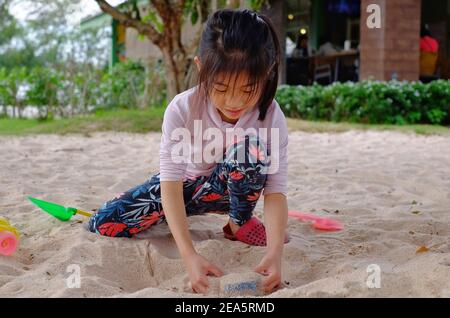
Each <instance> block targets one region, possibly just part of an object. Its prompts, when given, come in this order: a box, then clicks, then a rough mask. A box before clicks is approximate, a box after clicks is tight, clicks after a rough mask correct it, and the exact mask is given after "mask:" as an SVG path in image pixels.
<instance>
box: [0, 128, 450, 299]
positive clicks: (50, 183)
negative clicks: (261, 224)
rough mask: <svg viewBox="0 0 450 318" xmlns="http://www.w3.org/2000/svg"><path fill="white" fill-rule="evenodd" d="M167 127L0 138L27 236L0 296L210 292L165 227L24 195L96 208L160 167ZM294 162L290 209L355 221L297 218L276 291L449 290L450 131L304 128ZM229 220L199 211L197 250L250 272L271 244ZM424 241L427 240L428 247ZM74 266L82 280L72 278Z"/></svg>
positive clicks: (7, 204) (194, 225)
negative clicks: (189, 270) (243, 233)
mask: <svg viewBox="0 0 450 318" xmlns="http://www.w3.org/2000/svg"><path fill="white" fill-rule="evenodd" d="M159 138H160V134H158V133H151V134H145V135H138V134H126V133H110V132H107V133H94V134H91V135H87V136H83V135H68V136H57V135H39V136H26V137H1V138H0V149H1V151H0V180H1V187H0V216H3V217H6V218H7V219H9V220H10V221H11V223H13V224H14V225H15V226H16V227H17V228H18V229H19V231H20V232H21V233H22V237H21V241H20V248H19V249H18V250H17V252H16V253H15V254H14V255H13V256H10V257H6V256H1V255H0V296H1V297H27V296H31V297H201V296H200V295H197V294H193V293H192V292H191V290H190V288H189V285H188V279H187V275H186V273H185V270H184V267H183V265H182V262H181V260H180V257H179V254H178V251H177V248H176V245H175V242H174V240H173V238H172V236H171V234H170V231H169V229H168V227H167V225H166V224H161V225H158V226H156V227H153V228H151V229H149V230H148V231H145V232H144V233H142V234H140V235H138V237H136V238H133V239H125V238H107V237H101V236H98V235H95V234H93V233H90V232H87V231H86V230H85V228H84V226H85V223H86V219H85V218H83V217H78V216H77V217H75V218H74V219H73V220H72V221H70V222H67V223H63V222H60V221H58V220H56V219H53V218H52V217H50V216H48V215H46V214H44V213H43V212H41V211H40V210H39V209H38V208H37V207H35V206H33V205H32V204H31V203H30V202H29V201H28V200H27V199H26V196H28V195H31V196H34V197H38V198H41V199H44V200H50V201H54V202H58V203H61V204H65V205H68V206H75V207H79V208H84V209H86V210H93V209H97V208H98V207H99V206H100V205H101V204H102V203H103V202H104V201H106V200H108V199H111V198H112V197H114V196H115V195H116V194H117V193H119V192H122V191H124V190H127V189H129V188H131V187H132V186H134V185H136V184H138V183H141V182H143V181H144V180H145V179H146V178H148V177H149V176H150V175H151V174H153V173H155V172H156V171H157V170H158V155H157V154H158V147H159ZM289 163H290V166H289V178H290V179H289V197H288V203H289V208H290V209H292V210H301V211H303V212H310V213H315V214H317V215H321V216H329V217H332V218H335V219H336V220H339V221H340V222H342V223H343V224H344V225H345V229H344V230H343V231H341V232H335V233H324V232H319V231H316V230H314V229H312V227H311V226H310V225H309V224H306V223H301V222H299V221H297V220H295V219H290V220H289V225H288V230H289V233H290V235H291V241H290V243H288V244H287V245H286V246H285V253H284V261H283V286H281V288H280V289H279V290H278V291H276V292H274V293H272V294H271V295H269V296H268V297H366V296H374V297H412V296H421V297H450V239H449V238H450V137H448V136H447V137H444V136H417V135H414V134H404V133H398V132H374V131H368V132H361V131H350V132H346V133H340V134H329V133H324V134H310V133H303V132H293V133H291V134H290V147H289ZM261 212H262V200H260V202H258V205H257V207H256V215H257V216H260V217H261V216H262V213H261ZM226 221H227V217H226V216H221V215H206V216H195V217H191V218H190V219H189V222H190V231H191V233H192V237H193V239H194V243H195V246H196V249H197V250H198V251H199V252H200V253H201V254H202V255H204V256H205V257H207V258H209V259H211V260H214V261H215V262H216V264H217V265H219V266H220V267H221V268H222V269H223V270H224V271H225V273H226V274H227V275H232V276H231V277H235V278H233V279H235V280H236V283H239V280H240V278H239V277H240V276H239V273H248V272H249V271H251V270H252V268H254V267H255V266H256V265H257V264H258V262H259V260H260V259H261V257H262V256H263V255H264V251H265V249H264V248H263V247H250V246H247V245H244V244H243V243H240V242H232V241H229V240H226V239H225V238H223V236H222V230H221V228H222V226H223V225H224V224H225V222H226ZM421 246H425V247H427V248H428V249H429V250H428V251H426V252H423V253H418V254H417V253H416V251H417V250H418V249H419V248H420V247H421ZM371 264H372V265H371ZM370 265H371V266H370ZM71 266H72V267H71ZM377 269H379V272H380V276H379V278H380V279H379V280H378V278H377V277H375V276H373V275H375V274H376V273H377ZM77 270H79V273H80V278H81V280H80V281H79V282H80V286H79V287H80V288H69V287H77V284H76V282H77V281H76V279H75V280H74V279H73V277H75V276H72V275H74V274H76V273H77ZM233 275H234V276H233ZM228 277H230V276H228ZM236 277H237V278H236ZM374 277H375V278H374ZM242 280H245V277H243V278H242ZM211 281H212V284H213V285H214V284H215V285H214V286H218V285H217V284H218V283H219V281H218V279H211ZM74 282H75V283H74ZM368 283H369V284H368ZM377 283H379V285H378V284H377ZM376 287H380V288H376ZM214 296H220V288H219V289H217V288H216V289H214V288H212V291H211V293H210V295H209V297H214Z"/></svg>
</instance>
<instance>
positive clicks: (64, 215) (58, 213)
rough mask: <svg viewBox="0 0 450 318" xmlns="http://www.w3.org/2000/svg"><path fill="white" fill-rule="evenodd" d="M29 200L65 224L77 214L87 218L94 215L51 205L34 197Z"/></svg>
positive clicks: (54, 204)
mask: <svg viewBox="0 0 450 318" xmlns="http://www.w3.org/2000/svg"><path fill="white" fill-rule="evenodd" d="M28 199H29V200H30V201H31V202H33V203H34V204H35V205H37V206H38V207H40V208H41V209H42V210H44V211H45V212H47V213H48V214H50V215H52V216H54V217H55V218H57V219H58V220H61V221H64V222H65V221H69V220H70V219H71V218H72V216H74V215H75V214H81V215H84V216H87V217H91V216H92V213H89V212H86V211H83V210H80V209H77V208H71V207H65V206H62V205H59V204H56V203H51V202H47V201H43V200H39V199H36V198H32V197H28Z"/></svg>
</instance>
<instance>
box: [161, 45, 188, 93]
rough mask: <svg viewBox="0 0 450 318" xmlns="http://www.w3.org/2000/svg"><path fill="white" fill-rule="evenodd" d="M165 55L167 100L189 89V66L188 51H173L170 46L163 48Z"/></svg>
mask: <svg viewBox="0 0 450 318" xmlns="http://www.w3.org/2000/svg"><path fill="white" fill-rule="evenodd" d="M161 50H162V53H163V56H164V67H165V71H166V74H167V101H170V100H172V99H173V98H174V97H175V95H177V94H179V93H181V92H183V91H185V90H186V89H187V85H188V84H187V83H186V82H185V73H186V70H187V66H188V64H187V63H188V58H187V55H186V53H181V52H173V50H171V48H170V47H163V48H161Z"/></svg>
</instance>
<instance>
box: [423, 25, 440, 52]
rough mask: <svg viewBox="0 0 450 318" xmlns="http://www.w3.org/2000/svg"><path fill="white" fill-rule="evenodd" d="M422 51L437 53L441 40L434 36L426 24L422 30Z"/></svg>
mask: <svg viewBox="0 0 450 318" xmlns="http://www.w3.org/2000/svg"><path fill="white" fill-rule="evenodd" d="M420 51H421V52H429V53H437V52H438V51H439V42H438V41H437V40H436V39H435V38H433V36H432V35H431V32H430V30H429V29H428V27H427V26H426V25H424V26H422V29H421V30H420Z"/></svg>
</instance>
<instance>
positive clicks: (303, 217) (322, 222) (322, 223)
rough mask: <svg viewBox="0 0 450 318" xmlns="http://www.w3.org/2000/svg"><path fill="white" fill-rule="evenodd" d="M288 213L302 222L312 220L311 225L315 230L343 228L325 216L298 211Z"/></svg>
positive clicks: (339, 229) (337, 229) (338, 229)
mask: <svg viewBox="0 0 450 318" xmlns="http://www.w3.org/2000/svg"><path fill="white" fill-rule="evenodd" d="M288 215H289V216H291V217H293V218H296V219H297V220H300V221H303V222H310V221H312V222H313V224H312V225H313V227H314V228H315V229H316V230H321V231H330V232H331V231H341V230H342V229H344V226H343V225H342V224H341V223H340V222H338V221H336V220H332V219H329V218H325V217H320V216H317V215H314V214H310V213H303V212H300V211H289V212H288Z"/></svg>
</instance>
